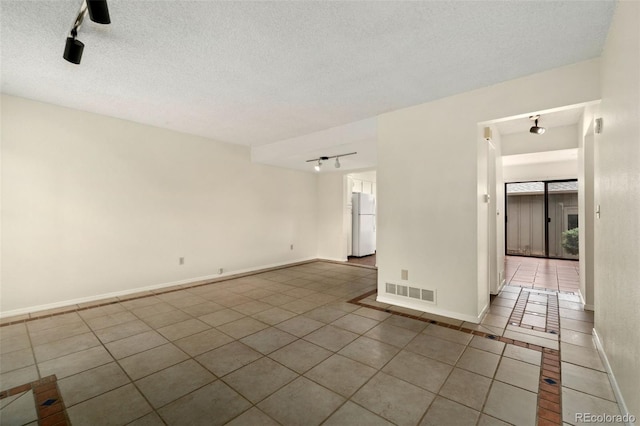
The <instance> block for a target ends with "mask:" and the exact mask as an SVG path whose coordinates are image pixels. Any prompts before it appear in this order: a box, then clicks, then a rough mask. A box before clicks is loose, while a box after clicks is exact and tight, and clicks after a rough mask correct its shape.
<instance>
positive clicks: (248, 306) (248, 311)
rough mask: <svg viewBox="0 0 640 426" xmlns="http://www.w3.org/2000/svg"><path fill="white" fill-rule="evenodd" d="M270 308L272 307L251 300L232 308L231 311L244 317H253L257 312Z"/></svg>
mask: <svg viewBox="0 0 640 426" xmlns="http://www.w3.org/2000/svg"><path fill="white" fill-rule="evenodd" d="M272 307H273V305H270V304H268V303H265V302H259V301H257V300H252V301H250V302H247V303H243V304H241V305H237V306H234V307H233V309H234V310H235V311H238V312H240V313H242V314H245V315H253V314H257V313H258V312H262V311H266V310H267V309H271V308H272Z"/></svg>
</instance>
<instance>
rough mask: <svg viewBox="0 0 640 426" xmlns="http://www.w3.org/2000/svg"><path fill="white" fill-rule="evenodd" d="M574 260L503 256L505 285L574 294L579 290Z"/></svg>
mask: <svg viewBox="0 0 640 426" xmlns="http://www.w3.org/2000/svg"><path fill="white" fill-rule="evenodd" d="M579 271H580V264H579V262H577V261H575V260H558V259H544V258H537V257H522V256H505V271H504V274H505V279H506V283H507V284H509V285H512V286H517V287H527V288H535V289H541V290H549V291H561V292H569V293H574V292H578V291H579V289H580V275H579Z"/></svg>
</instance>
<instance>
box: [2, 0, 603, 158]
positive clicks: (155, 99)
mask: <svg viewBox="0 0 640 426" xmlns="http://www.w3.org/2000/svg"><path fill="white" fill-rule="evenodd" d="M79 5H80V1H79V0H57V1H50V0H43V1H38V0H34V1H23V0H19V1H10V0H2V1H1V2H0V7H1V9H0V15H1V18H0V24H1V43H2V44H1V62H2V65H1V77H2V85H1V90H2V92H3V93H8V94H12V95H16V96H22V97H26V98H30V99H35V100H40V101H44V102H49V103H53V104H58V105H63V106H67V107H71V108H77V109H81V110H86V111H91V112H96V113H100V114H105V115H109V116H114V117H119V118H123V119H128V120H132V121H136V122H141V123H146V124H150V125H154V126H159V127H164V128H169V129H174V130H178V131H181V132H186V133H192V134H196V135H201V136H205V137H208V138H212V139H216V140H219V141H223V142H229V143H237V144H244V145H250V146H252V147H259V146H262V145H265V144H270V143H274V142H280V141H283V140H291V139H292V138H298V137H300V136H302V135H308V134H311V133H314V132H318V131H321V130H325V129H328V128H332V127H338V126H342V125H345V124H348V123H352V122H356V121H359V120H363V119H367V118H371V117H375V116H376V115H378V114H380V113H384V112H386V111H390V110H394V109H398V108H402V107H406V106H410V105H414V104H418V103H423V102H427V101H430V100H434V99H437V98H442V97H445V96H449V95H452V94H455V93H460V92H464V91H468V90H471V89H475V88H479V87H484V86H488V85H491V84H495V83H498V82H501V81H504V80H508V79H513V78H517V77H520V76H524V75H529V74H532V73H536V72H539V71H543V70H548V69H551V68H555V67H558V66H562V65H567V64H571V63H575V62H579V61H583V60H586V59H590V58H594V57H597V56H599V55H600V53H601V50H602V46H603V43H604V40H605V37H606V34H607V31H608V27H609V23H610V20H611V16H612V13H613V7H614V2H613V1H610V0H597V1H579V2H578V1H513V2H504V1H407V2H405V1H395V2H380V1H333V2H329V1H316V2H310V1H303V2H289V1H264V2H247V1H180V0H174V1H141V0H109V10H110V13H111V20H112V24H111V25H107V26H102V25H99V24H95V23H93V22H90V21H89V20H88V19H87V21H86V22H85V24H84V25H83V26H82V28H81V29H80V33H79V36H78V39H80V40H81V41H82V42H84V43H85V50H84V57H83V59H82V64H81V65H79V66H77V65H73V64H69V63H67V62H66V61H64V60H63V59H62V51H63V49H64V41H65V37H66V36H67V34H68V31H69V30H70V27H71V24H72V23H73V21H74V19H75V15H76V14H77V11H78V8H79ZM533 53H536V54H533ZM347 133H349V132H347ZM312 139H313V138H312ZM298 142H299V143H300V144H304V143H306V139H305V138H300V139H298ZM352 142H353V143H356V144H357V143H361V144H362V143H364V142H362V141H355V142H354V141H347V140H341V141H330V142H329V143H328V145H334V148H336V146H338V147H339V146H344V145H345V144H349V143H352ZM372 145H373V147H372ZM325 149H326V148H325ZM336 149H338V148H336ZM368 149H369V150H371V149H373V150H374V151H375V143H374V141H371V140H370V141H369V143H368ZM302 151H303V154H304V155H302V154H301V155H302V157H305V156H306V154H309V153H311V151H313V150H312V149H303V150H302ZM321 155H332V154H331V152H324V151H323V153H322V154H321ZM367 156H368V157H367V158H374V159H375V152H374V153H373V154H371V153H369V154H367ZM354 157H357V156H354ZM305 159H306V158H305ZM298 160H299V159H295V161H298ZM354 161H356V160H355V159H354ZM346 162H347V159H345V163H346ZM365 163H366V161H365ZM353 167H368V166H367V165H363V164H355V165H353Z"/></svg>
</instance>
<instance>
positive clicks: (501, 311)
mask: <svg viewBox="0 0 640 426" xmlns="http://www.w3.org/2000/svg"><path fill="white" fill-rule="evenodd" d="M511 312H513V309H511V308H507V307H504V306H498V305H495V306H494V305H491V307H490V308H489V310H488V311H487V313H489V314H491V315H496V316H499V317H507V318H509V317H510V316H511Z"/></svg>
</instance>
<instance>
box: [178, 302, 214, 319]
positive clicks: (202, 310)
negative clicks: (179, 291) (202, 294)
mask: <svg viewBox="0 0 640 426" xmlns="http://www.w3.org/2000/svg"><path fill="white" fill-rule="evenodd" d="M222 309H225V307H224V306H222V305H219V304H217V303H215V302H211V301H205V302H203V303H198V304H197V305H193V306H185V307H182V308H181V310H182V311H184V312H186V313H187V314H189V315H191V316H193V317H200V316H203V315H207V314H211V313H213V312H217V311H220V310H222Z"/></svg>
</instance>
